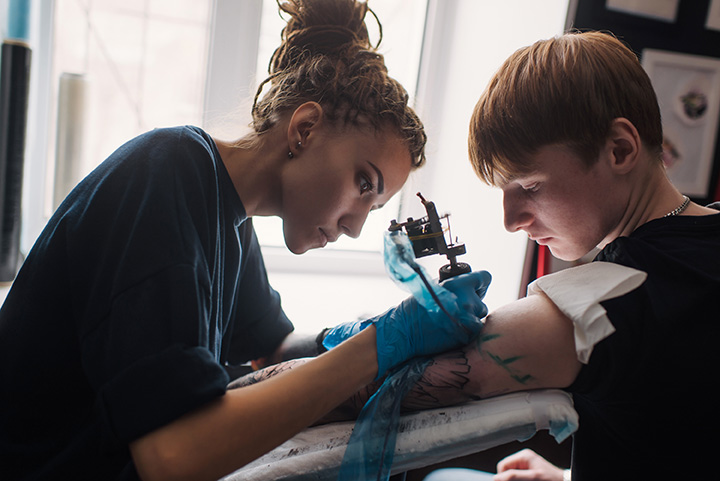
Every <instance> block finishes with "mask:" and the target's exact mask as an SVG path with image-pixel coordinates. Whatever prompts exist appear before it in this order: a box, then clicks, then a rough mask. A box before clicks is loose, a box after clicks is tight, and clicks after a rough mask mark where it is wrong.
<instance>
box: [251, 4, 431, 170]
mask: <svg viewBox="0 0 720 481" xmlns="http://www.w3.org/2000/svg"><path fill="white" fill-rule="evenodd" d="M278 5H279V7H280V10H281V11H282V12H285V13H287V14H289V15H290V19H289V20H288V22H287V25H286V26H285V28H284V29H283V30H282V34H281V37H282V43H281V44H280V46H279V47H278V48H277V49H276V50H275V52H274V54H273V56H272V58H271V60H270V65H269V67H268V73H269V74H270V76H269V77H268V78H266V79H265V80H264V81H263V82H262V83H261V84H260V86H259V87H258V89H257V92H256V94H255V101H254V103H253V109H252V116H253V121H252V125H253V128H254V130H255V132H256V133H257V134H261V133H263V132H265V131H267V130H269V129H270V128H271V127H272V126H273V125H275V123H276V122H277V121H278V119H279V117H280V114H282V113H284V112H288V111H292V110H294V109H296V108H297V107H299V106H300V105H302V104H303V103H304V102H308V101H314V102H317V103H319V104H320V105H322V107H323V111H324V112H325V115H326V117H327V118H328V119H329V120H330V121H333V122H338V123H339V125H341V126H344V125H361V123H362V125H367V124H370V125H371V126H372V127H373V128H374V129H375V130H381V129H385V128H388V127H389V128H394V129H396V130H397V132H398V134H399V135H400V137H401V138H402V139H403V140H404V141H405V142H406V143H407V146H408V149H409V151H410V155H411V157H412V161H413V166H414V167H419V166H421V165H422V164H423V163H424V162H425V153H424V149H425V143H426V140H427V137H426V135H425V131H424V128H423V125H422V122H421V121H420V119H419V118H418V116H417V115H416V114H415V112H414V111H413V110H412V109H411V108H410V107H409V106H408V94H407V92H406V91H405V89H404V88H403V86H402V85H400V83H399V82H398V81H396V80H395V79H393V78H391V77H389V76H388V71H387V67H386V66H385V61H384V59H383V56H382V55H381V54H379V53H378V52H377V45H376V46H372V45H371V43H370V39H369V36H368V30H367V26H366V25H365V20H364V19H365V15H366V13H367V12H368V11H369V12H370V13H371V14H372V15H373V16H375V14H374V13H373V12H372V10H370V9H369V8H368V5H367V3H365V2H360V1H357V0H288V1H281V0H278ZM376 19H377V17H376ZM378 25H380V22H379V21H378ZM380 40H382V26H380ZM380 40H378V45H379V44H380ZM268 86H269V88H267V87H268ZM264 89H267V92H266V93H265V94H264V95H263V94H262V92H263V90H264Z"/></svg>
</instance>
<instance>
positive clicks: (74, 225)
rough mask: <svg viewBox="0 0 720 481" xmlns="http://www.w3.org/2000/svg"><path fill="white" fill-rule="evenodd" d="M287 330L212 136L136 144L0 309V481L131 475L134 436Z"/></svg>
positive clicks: (60, 220) (60, 228)
mask: <svg viewBox="0 0 720 481" xmlns="http://www.w3.org/2000/svg"><path fill="white" fill-rule="evenodd" d="M291 330H292V324H291V323H290V322H289V321H288V319H287V318H286V316H285V314H284V313H283V311H282V309H281V307H280V299H279V296H278V294H277V293H276V292H275V291H274V290H273V289H272V288H271V287H270V286H269V284H268V281H267V273H266V271H265V266H264V263H263V260H262V255H261V252H260V248H259V245H258V242H257V238H256V237H255V233H254V231H253V228H252V223H251V220H250V219H247V218H246V214H245V210H244V207H243V205H242V203H241V201H240V198H239V197H238V195H237V192H236V191H235V188H234V186H233V183H232V181H231V179H230V177H229V175H228V173H227V171H226V170H225V167H224V164H223V162H222V160H221V159H220V155H219V153H218V151H217V149H216V146H215V143H214V142H213V140H212V139H211V138H210V137H209V136H208V135H207V134H206V133H205V132H203V131H202V130H200V129H198V128H196V127H178V128H170V129H157V130H154V131H151V132H148V133H146V134H144V135H141V136H139V137H137V138H135V139H133V140H132V141H130V142H128V143H127V144H125V145H123V146H122V147H120V148H119V149H118V150H117V151H116V152H115V153H113V154H112V155H111V156H110V157H109V158H108V159H107V160H106V161H105V162H103V163H102V164H101V165H100V166H99V167H98V168H97V169H96V170H95V171H93V172H92V173H91V174H90V175H89V176H88V177H87V178H85V179H84V180H83V181H82V182H81V183H80V184H79V185H78V187H76V188H75V189H74V190H73V192H72V193H71V194H70V195H69V196H68V198H67V199H66V200H65V202H63V204H62V205H61V206H60V207H59V208H58V210H57V212H55V214H54V215H53V217H52V218H51V219H50V221H49V223H48V225H47V226H46V228H45V229H44V231H43V232H42V234H41V235H40V237H39V238H38V240H37V241H36V243H35V245H34V246H33V249H32V250H31V252H30V253H29V255H28V257H27V259H26V260H25V262H24V264H23V266H22V268H21V270H20V272H19V273H18V276H17V278H16V280H15V282H14V283H13V286H12V289H11V290H10V292H9V293H8V296H7V298H6V301H5V304H4V305H3V307H2V310H1V311H0V477H1V478H2V479H3V480H6V479H7V480H10V479H73V480H81V479H92V480H99V479H136V477H137V475H136V473H135V470H134V467H133V465H132V462H131V459H130V456H129V451H128V447H127V446H128V443H129V442H130V441H132V440H133V439H136V438H138V437H140V436H142V435H144V434H146V433H148V432H150V431H152V430H154V429H156V428H158V427H160V426H162V425H164V424H167V423H169V422H171V421H173V420H175V419H177V418H178V417H180V416H182V415H183V414H185V413H187V412H189V411H191V410H193V409H195V408H198V407H199V406H201V405H203V404H205V403H207V402H208V401H210V400H212V399H215V398H217V397H219V396H221V395H222V394H223V393H224V392H225V388H226V385H227V383H228V377H227V374H226V373H225V370H224V369H223V368H222V365H224V364H226V363H228V364H237V363H242V362H244V361H247V360H249V359H253V358H257V357H261V356H264V355H267V354H269V353H270V352H271V351H272V350H273V349H274V348H275V347H276V346H277V345H278V344H279V343H280V341H281V340H282V339H283V338H284V337H285V336H286V335H287V334H288V333H289V332H290V331H291Z"/></svg>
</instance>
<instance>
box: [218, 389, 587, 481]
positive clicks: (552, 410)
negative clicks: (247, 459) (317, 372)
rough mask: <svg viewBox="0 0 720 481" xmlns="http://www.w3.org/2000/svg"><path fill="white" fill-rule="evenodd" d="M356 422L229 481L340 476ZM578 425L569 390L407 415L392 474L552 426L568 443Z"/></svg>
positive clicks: (325, 430) (297, 441)
mask: <svg viewBox="0 0 720 481" xmlns="http://www.w3.org/2000/svg"><path fill="white" fill-rule="evenodd" d="M353 425H354V422H352V421H350V422H340V423H332V424H326V425H322V426H315V427H311V428H308V429H306V430H304V431H303V432H301V433H299V434H298V435H297V436H295V437H293V438H292V439H290V440H289V441H287V442H285V443H284V444H282V445H280V446H278V447H277V448H276V449H274V450H273V451H271V452H269V453H268V454H266V455H265V456H263V457H261V458H259V459H257V460H255V461H253V462H252V463H250V464H248V465H246V466H244V467H243V468H241V469H239V470H237V471H235V472H234V473H232V474H231V475H229V476H227V477H225V478H223V480H224V481H241V480H242V481H255V480H257V481H261V480H262V481H265V480H268V479H273V480H283V481H290V480H292V481H309V480H328V481H330V480H333V481H334V480H336V479H337V475H338V472H339V471H340V465H341V464H342V459H343V455H344V454H345V448H346V446H347V443H348V440H349V439H350V434H351V433H352V429H353ZM577 426H578V415H577V413H576V412H575V409H574V408H573V403H572V398H571V397H570V395H569V394H567V393H565V392H563V391H559V390H541V391H528V392H519V393H513V394H508V395H505V396H499V397H496V398H491V399H485V400H482V401H474V402H470V403H466V404H462V405H459V406H453V407H447V408H441V409H430V410H426V411H419V412H415V413H409V414H405V415H403V416H401V418H400V426H399V429H398V435H397V443H396V445H395V457H394V462H393V467H392V474H396V473H402V472H406V471H409V470H411V469H417V468H422V467H425V466H429V465H431V464H436V463H439V462H442V461H447V460H449V459H454V458H457V457H460V456H465V455H468V454H473V453H476V452H479V451H483V450H485V449H489V448H492V447H495V446H499V445H501V444H506V443H509V442H512V441H524V440H527V439H529V438H531V437H532V436H533V435H534V434H535V433H536V432H537V431H538V430H540V429H547V430H549V431H550V434H552V435H553V436H555V439H556V440H557V441H558V442H562V441H563V440H564V439H566V438H567V437H568V436H570V435H571V434H572V433H573V432H574V431H575V430H576V429H577Z"/></svg>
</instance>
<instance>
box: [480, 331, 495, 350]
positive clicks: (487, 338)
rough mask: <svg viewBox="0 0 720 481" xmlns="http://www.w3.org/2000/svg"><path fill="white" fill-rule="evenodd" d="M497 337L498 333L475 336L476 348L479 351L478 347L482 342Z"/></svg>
mask: <svg viewBox="0 0 720 481" xmlns="http://www.w3.org/2000/svg"><path fill="white" fill-rule="evenodd" d="M498 337H500V334H481V335H480V336H478V338H477V343H476V347H477V350H478V351H480V348H481V347H482V345H483V344H484V343H486V342H488V341H492V340H493V339H497V338H498Z"/></svg>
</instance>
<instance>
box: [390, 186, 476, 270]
mask: <svg viewBox="0 0 720 481" xmlns="http://www.w3.org/2000/svg"><path fill="white" fill-rule="evenodd" d="M417 196H418V197H419V198H420V201H421V202H422V204H423V206H424V207H425V211H426V212H427V216H425V217H422V218H420V219H413V218H412V217H409V218H408V219H407V221H406V222H402V223H398V222H397V220H392V221H390V227H388V230H389V231H390V232H394V231H398V230H402V229H405V232H406V233H407V235H408V238H409V239H410V243H411V244H412V248H413V252H414V253H415V257H416V258H420V257H425V256H429V255H433V254H441V255H444V256H446V257H447V258H448V260H449V261H450V263H449V264H446V265H444V266H442V267H441V268H440V281H444V280H445V279H449V278H450V277H455V276H458V275H460V274H466V273H468V272H471V271H472V269H471V268H470V265H468V264H467V263H465V262H458V261H457V257H458V256H460V255H462V254H465V244H454V243H452V236H451V243H450V244H448V243H447V242H446V241H445V233H444V228H443V225H442V222H441V219H445V220H446V222H447V229H448V233H450V214H445V215H443V216H442V217H441V216H439V215H438V213H437V209H436V208H435V203H434V202H431V201H428V200H426V199H425V198H424V197H423V196H422V194H421V193H420V192H418V193H417Z"/></svg>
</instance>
